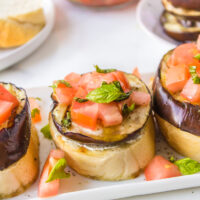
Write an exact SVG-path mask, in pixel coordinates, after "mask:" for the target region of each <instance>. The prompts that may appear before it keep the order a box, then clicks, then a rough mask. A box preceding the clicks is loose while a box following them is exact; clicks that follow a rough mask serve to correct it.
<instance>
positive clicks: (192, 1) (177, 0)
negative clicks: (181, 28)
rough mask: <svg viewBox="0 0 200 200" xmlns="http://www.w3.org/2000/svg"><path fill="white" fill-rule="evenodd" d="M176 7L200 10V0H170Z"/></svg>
mask: <svg viewBox="0 0 200 200" xmlns="http://www.w3.org/2000/svg"><path fill="white" fill-rule="evenodd" d="M168 1H169V2H170V3H171V4H172V5H173V6H174V7H180V8H185V9H188V10H198V11H200V1H199V0H168Z"/></svg>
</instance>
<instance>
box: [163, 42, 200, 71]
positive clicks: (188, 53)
mask: <svg viewBox="0 0 200 200" xmlns="http://www.w3.org/2000/svg"><path fill="white" fill-rule="evenodd" d="M199 53H200V51H199V50H198V49H197V46H196V44H195V43H187V44H182V45H180V46H178V47H177V48H176V49H175V50H174V51H173V53H172V56H171V57H170V59H169V60H168V63H167V64H168V66H176V65H180V64H185V65H186V66H188V67H189V66H192V65H194V66H197V67H198V66H200V62H199V60H198V59H196V58H194V56H195V55H197V54H199Z"/></svg>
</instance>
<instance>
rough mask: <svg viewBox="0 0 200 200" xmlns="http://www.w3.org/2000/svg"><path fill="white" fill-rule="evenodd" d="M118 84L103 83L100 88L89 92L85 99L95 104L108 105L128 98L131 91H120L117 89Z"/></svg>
mask: <svg viewBox="0 0 200 200" xmlns="http://www.w3.org/2000/svg"><path fill="white" fill-rule="evenodd" d="M119 84H120V83H116V81H114V82H112V83H106V82H103V83H102V85H101V87H99V88H96V89H95V90H92V91H91V92H89V93H88V94H87V96H86V99H88V100H90V101H92V102H95V103H110V102H113V101H122V100H125V99H127V98H129V96H130V94H131V93H132V91H130V92H128V93H124V92H123V91H121V89H120V88H121V86H120V88H119Z"/></svg>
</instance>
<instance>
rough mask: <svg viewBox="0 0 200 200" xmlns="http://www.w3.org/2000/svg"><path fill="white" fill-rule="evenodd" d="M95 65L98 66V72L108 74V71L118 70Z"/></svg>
mask: <svg viewBox="0 0 200 200" xmlns="http://www.w3.org/2000/svg"><path fill="white" fill-rule="evenodd" d="M94 67H95V68H96V72H98V73H104V74H107V73H110V72H114V71H116V69H100V68H99V66H98V65H95V66H94Z"/></svg>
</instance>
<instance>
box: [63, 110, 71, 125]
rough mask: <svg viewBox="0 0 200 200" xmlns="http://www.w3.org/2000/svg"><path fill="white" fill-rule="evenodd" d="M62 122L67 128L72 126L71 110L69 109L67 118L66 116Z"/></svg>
mask: <svg viewBox="0 0 200 200" xmlns="http://www.w3.org/2000/svg"><path fill="white" fill-rule="evenodd" d="M61 123H62V125H63V126H64V127H66V128H70V127H71V124H72V120H71V114H70V112H69V111H67V115H66V118H64V119H63V120H62V122H61Z"/></svg>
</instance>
